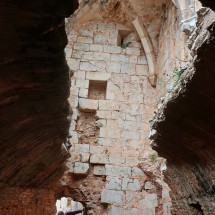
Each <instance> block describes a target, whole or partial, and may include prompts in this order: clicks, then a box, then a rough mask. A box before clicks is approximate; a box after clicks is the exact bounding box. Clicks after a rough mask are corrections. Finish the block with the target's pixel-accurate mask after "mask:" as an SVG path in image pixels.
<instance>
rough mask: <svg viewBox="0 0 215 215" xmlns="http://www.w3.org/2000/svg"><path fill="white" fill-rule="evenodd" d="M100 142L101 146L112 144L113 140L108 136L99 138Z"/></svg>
mask: <svg viewBox="0 0 215 215" xmlns="http://www.w3.org/2000/svg"><path fill="white" fill-rule="evenodd" d="M98 144H99V145H101V146H111V145H112V140H111V139H107V138H98Z"/></svg>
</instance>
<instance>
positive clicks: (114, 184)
mask: <svg viewBox="0 0 215 215" xmlns="http://www.w3.org/2000/svg"><path fill="white" fill-rule="evenodd" d="M106 180H107V183H106V187H105V188H106V189H108V190H122V179H121V178H119V177H107V179H106Z"/></svg>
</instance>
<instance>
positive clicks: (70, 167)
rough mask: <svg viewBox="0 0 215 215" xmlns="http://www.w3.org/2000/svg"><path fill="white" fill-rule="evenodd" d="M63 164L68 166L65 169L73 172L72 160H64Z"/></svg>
mask: <svg viewBox="0 0 215 215" xmlns="http://www.w3.org/2000/svg"><path fill="white" fill-rule="evenodd" d="M65 166H66V167H67V168H68V169H67V171H68V172H70V173H72V172H74V168H73V162H71V161H66V163H65Z"/></svg>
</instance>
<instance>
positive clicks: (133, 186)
mask: <svg viewBox="0 0 215 215" xmlns="http://www.w3.org/2000/svg"><path fill="white" fill-rule="evenodd" d="M140 189H141V185H140V181H139V180H137V179H129V178H123V181H122V190H125V191H139V190H140Z"/></svg>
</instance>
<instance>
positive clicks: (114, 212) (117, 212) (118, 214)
mask: <svg viewBox="0 0 215 215" xmlns="http://www.w3.org/2000/svg"><path fill="white" fill-rule="evenodd" d="M107 215H125V211H124V210H123V209H122V208H117V207H114V206H111V208H110V209H109V210H108V213H107Z"/></svg>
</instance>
